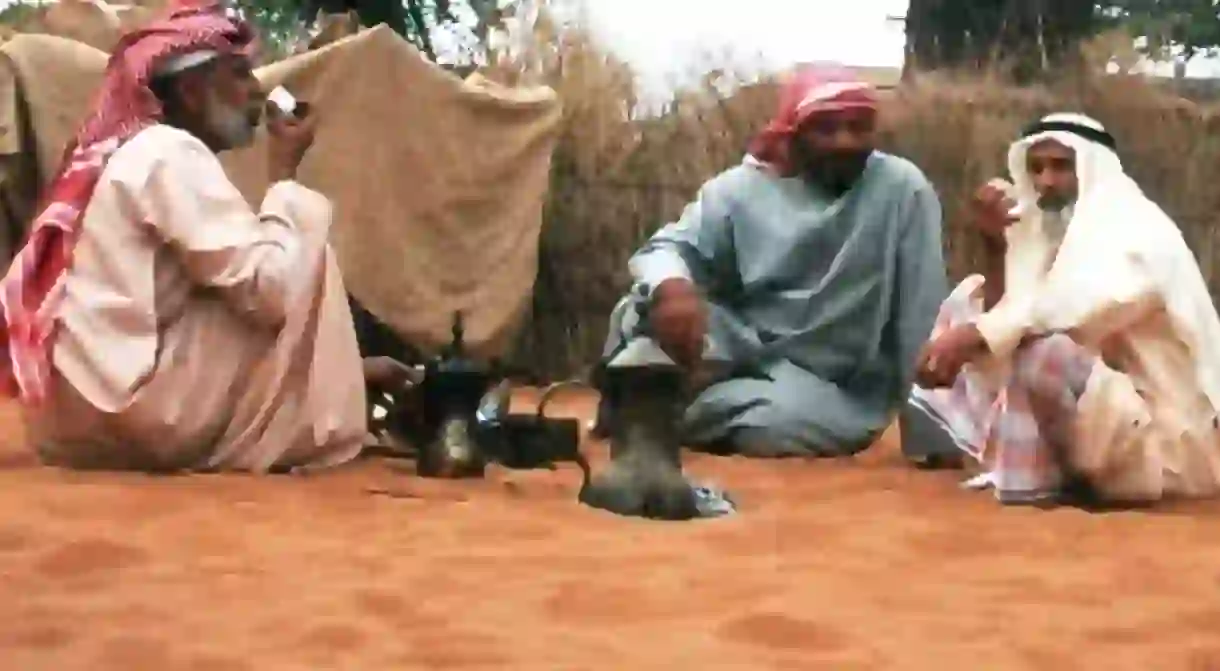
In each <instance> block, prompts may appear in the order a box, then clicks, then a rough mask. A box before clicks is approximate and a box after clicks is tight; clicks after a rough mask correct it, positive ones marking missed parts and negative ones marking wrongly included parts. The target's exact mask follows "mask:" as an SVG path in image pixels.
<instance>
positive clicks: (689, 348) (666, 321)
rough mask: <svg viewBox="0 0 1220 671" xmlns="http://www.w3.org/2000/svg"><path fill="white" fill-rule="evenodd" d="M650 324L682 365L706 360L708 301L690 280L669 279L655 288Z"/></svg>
mask: <svg viewBox="0 0 1220 671" xmlns="http://www.w3.org/2000/svg"><path fill="white" fill-rule="evenodd" d="M649 326H650V327H651V328H652V332H653V337H654V338H656V341H657V344H658V345H660V346H661V349H662V350H664V351H665V353H666V354H668V355H669V356H670V358H672V359H673V360H674V361H675V362H677V363H678V365H680V366H683V367H685V368H688V369H694V368H697V367H698V365H699V364H700V363H701V362H702V361H703V341H704V338H705V337H706V336H707V304H706V303H704V301H703V296H702V295H700V293H699V289H698V288H697V287H696V286H695V284H694V283H693V282H691V281H690V280H687V279H670V280H665V281H664V282H662V283H660V284H659V285H657V286H656V288H654V289H653V292H652V308H651V309H650V310H649Z"/></svg>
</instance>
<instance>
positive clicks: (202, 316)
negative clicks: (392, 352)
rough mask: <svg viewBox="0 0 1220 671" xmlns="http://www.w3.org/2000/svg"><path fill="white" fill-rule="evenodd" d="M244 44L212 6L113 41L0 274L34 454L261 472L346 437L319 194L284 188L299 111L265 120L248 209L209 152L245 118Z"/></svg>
mask: <svg viewBox="0 0 1220 671" xmlns="http://www.w3.org/2000/svg"><path fill="white" fill-rule="evenodd" d="M252 42H253V35H252V34H251V32H250V31H249V29H248V28H247V27H246V26H245V25H244V24H241V23H239V22H237V21H236V20H234V19H231V18H229V17H228V16H227V15H226V14H225V12H224V11H223V10H222V9H221V8H220V7H218V6H213V7H201V8H193V9H179V10H176V11H173V12H171V13H170V15H169V16H168V17H167V18H166V19H164V20H162V21H160V22H157V23H154V24H152V25H150V26H148V27H147V28H144V29H141V30H139V31H136V32H134V33H131V34H129V35H127V36H126V37H125V38H124V39H123V41H122V42H120V44H119V45H118V46H117V47H116V51H115V54H114V56H113V57H112V58H111V60H110V63H109V65H108V67H107V72H106V77H105V81H104V84H103V89H102V91H101V93H100V95H99V98H98V102H97V107H96V109H95V111H94V113H93V114H92V115H91V116H90V117H89V119H88V120H87V121H86V122H85V125H84V127H83V128H82V130H81V131H80V133H79V135H78V136H77V138H76V141H75V143H74V145H73V147H70V151H69V154H68V156H67V160H66V163H65V166H64V168H63V169H62V170H61V172H60V173H59V175H58V176H57V178H56V179H55V180H54V181H53V182H52V184H51V186H50V187H49V189H48V192H47V195H46V202H47V206H46V208H45V209H44V210H43V211H42V213H41V214H40V215H39V217H38V218H37V220H36V221H35V225H34V229H33V231H32V233H31V236H30V240H29V241H28V242H27V245H26V247H25V248H24V249H23V250H22V252H21V253H20V254H19V255H18V257H17V259H16V260H15V262H14V263H13V265H12V267H11V268H10V270H9V273H8V274H7V276H6V277H5V279H4V281H3V284H2V285H0V298H2V300H3V307H4V317H5V324H4V326H5V328H4V330H3V333H2V335H3V345H4V348H5V350H6V351H5V352H4V356H2V357H0V363H2V364H4V369H3V370H2V371H0V372H2V373H4V375H3V378H2V379H3V381H4V382H7V383H8V386H9V387H10V389H11V390H12V391H15V392H16V393H17V394H18V395H19V397H20V398H21V399H22V400H23V402H24V403H25V405H26V406H27V417H28V419H29V424H30V427H31V432H32V437H33V440H34V441H35V445H36V448H37V449H38V451H39V453H40V455H41V456H42V457H43V458H44V460H45V461H46V462H48V463H51V464H56V465H62V466H66V467H74V468H107V469H112V468H113V469H138V470H148V471H159V472H164V471H181V470H240V471H251V472H266V471H269V470H288V469H294V468H300V467H324V466H330V465H335V464H339V463H343V462H345V461H347V460H349V459H351V458H353V457H354V456H356V455H357V454H358V453H359V451H360V450H361V447H362V443H363V440H364V438H365V433H366V418H365V387H364V380H363V376H362V365H361V364H362V362H361V359H360V354H359V351H358V349H357V343H356V336H355V331H354V328H353V324H352V317H351V313H350V311H349V308H348V304H347V297H346V293H345V291H344V288H343V282H342V279H341V277H340V275H339V271H338V268H337V266H336V264H335V260H334V257H333V254H332V252H331V250H330V249H329V246H328V244H327V228H328V226H329V221H330V215H331V207H330V204H329V202H328V201H327V199H326V198H325V197H323V196H322V195H320V194H318V193H315V192H313V191H311V190H309V189H307V188H306V187H304V186H302V185H301V184H299V183H298V182H296V181H295V174H296V168H297V165H298V164H299V163H300V161H301V158H302V156H303V155H304V153H305V151H306V150H307V148H308V147H309V144H310V142H311V141H312V136H313V130H312V129H313V123H314V121H313V120H312V119H309V118H305V119H295V118H289V117H285V116H274V115H273V116H272V117H271V118H270V119H269V120H268V132H269V135H270V156H269V159H270V160H269V167H270V170H271V175H270V178H271V182H272V183H273V186H272V187H271V188H270V189H269V190H268V192H267V195H266V198H265V200H264V201H263V203H262V206H261V207H260V208H259V210H258V211H257V212H256V211H254V210H252V209H251V208H250V207H249V205H248V204H247V203H246V201H245V200H244V199H243V197H242V195H241V193H240V192H239V191H238V190H237V188H236V187H235V186H234V185H233V184H232V183H231V182H230V180H229V179H228V178H227V176H226V175H225V173H224V170H223V168H222V166H221V164H220V162H219V161H218V159H217V156H216V153H217V152H219V151H223V150H226V149H232V148H236V147H240V146H244V145H247V144H249V143H250V142H251V141H252V139H253V133H254V129H255V127H256V126H257V124H258V123H259V120H260V113H261V111H262V106H263V104H264V98H263V95H262V92H261V91H260V88H259V84H258V81H257V80H256V79H255V78H254V76H253V73H252V71H251V60H250V58H249V54H248V50H249V47H250V45H251V44H252Z"/></svg>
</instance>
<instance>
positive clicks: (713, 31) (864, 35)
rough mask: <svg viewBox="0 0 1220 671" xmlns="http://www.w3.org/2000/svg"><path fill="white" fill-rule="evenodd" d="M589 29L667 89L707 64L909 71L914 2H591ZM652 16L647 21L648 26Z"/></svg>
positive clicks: (647, 81) (653, 86)
mask: <svg viewBox="0 0 1220 671" xmlns="http://www.w3.org/2000/svg"><path fill="white" fill-rule="evenodd" d="M583 2H584V3H585V9H586V11H587V13H588V14H587V17H588V19H589V24H590V25H591V26H592V27H593V28H594V30H595V31H596V32H597V34H599V35H600V36H601V37H602V39H604V40H605V41H606V43H607V46H609V47H611V48H612V49H613V50H614V51H615V52H617V53H618V54H620V55H621V56H622V57H623V58H624V59H626V60H627V61H628V62H629V63H631V64H632V65H633V66H635V68H636V69H637V70H638V71H639V72H640V74H641V76H642V77H643V78H644V82H643V84H644V85H645V87H646V89H648V90H650V91H655V90H657V89H664V88H666V84H667V82H669V81H671V80H672V79H673V78H674V77H681V76H682V75H688V76H689V75H691V74H692V73H693V74H702V72H703V71H705V70H706V67H701V66H703V65H704V62H705V59H706V58H707V57H708V56H711V57H712V58H713V59H715V60H720V59H722V58H724V57H725V56H726V55H730V54H731V55H732V57H733V61H734V62H735V63H757V64H759V65H761V66H763V67H766V68H768V69H774V68H783V67H786V66H788V65H791V64H792V63H796V62H800V61H811V60H835V61H842V62H844V63H847V64H850V65H872V66H892V67H899V66H901V65H902V52H903V44H904V37H903V33H902V25H901V24H900V23H895V22H887V21H886V17H887V16H902V15H903V14H905V13H906V9H907V4H908V0H583ZM642 17H646V19H645V20H641V19H642Z"/></svg>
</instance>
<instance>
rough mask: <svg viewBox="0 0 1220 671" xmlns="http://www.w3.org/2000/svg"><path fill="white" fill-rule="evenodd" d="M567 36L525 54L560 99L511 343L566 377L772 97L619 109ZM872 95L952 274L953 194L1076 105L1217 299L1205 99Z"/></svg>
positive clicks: (931, 82) (625, 85)
mask: <svg viewBox="0 0 1220 671" xmlns="http://www.w3.org/2000/svg"><path fill="white" fill-rule="evenodd" d="M570 37H571V36H569V39H567V40H564V39H560V40H558V41H557V42H555V43H556V44H559V47H558V48H555V49H553V50H552V52H551V55H550V58H549V60H547V59H543V61H542V66H541V67H539V66H538V63H537V62H535V64H534V65H535V72H536V74H535V76H538V77H542V78H544V79H545V80H546V81H547V82H548V83H549V84H551V85H552V86H554V87H555V88H556V89H557V90H558V91H559V93H560V95H561V96H562V97H563V100H564V102H565V106H566V109H567V121H566V127H565V130H564V134H563V137H562V139H561V141H560V143H559V146H558V148H557V150H556V152H555V156H554V165H553V170H552V177H551V193H550V197H549V202H548V205H547V207H546V213H545V218H546V221H545V227H544V233H543V241H542V253H541V259H540V264H541V265H540V268H539V275H538V282H537V286H536V291H535V296H534V310H533V314H532V316H531V319H530V321H529V322H528V324H527V325H526V328H525V329H524V332H523V333H522V338H521V343H520V346H519V348H518V350H517V352H516V358H517V360H518V361H519V362H520V363H521V364H523V365H525V366H528V367H530V368H532V369H534V370H535V371H537V372H538V373H539V374H540V375H544V376H547V377H560V376H565V375H572V374H578V373H580V372H581V371H582V370H584V369H585V368H586V367H587V366H588V365H589V364H591V363H593V362H594V361H596V359H597V357H598V356H599V354H600V351H601V347H602V341H603V339H604V337H605V333H606V319H607V316H608V314H609V312H610V310H611V308H612V307H613V305H614V303H615V301H616V300H617V299H618V298H619V296H621V295H622V293H623V291H624V290H625V289H626V287H627V285H628V277H627V274H626V262H627V258H628V257H629V256H630V254H631V253H632V252H633V251H634V250H635V248H636V247H637V246H638V245H639V244H640V243H641V242H642V241H643V240H644V239H645V238H646V237H647V236H648V235H649V234H651V233H652V232H653V231H654V230H656V228H658V227H659V226H661V225H663V224H665V223H666V222H669V221H672V220H673V219H674V218H675V217H677V216H678V215H679V214H680V212H681V210H682V208H683V206H684V205H685V204H686V203H687V202H688V201H689V200H690V199H691V197H692V196H694V195H695V193H696V191H697V189H698V187H699V185H700V184H701V183H702V182H703V181H704V180H705V179H707V178H709V177H711V176H712V175H714V174H716V173H717V172H718V171H720V170H723V169H725V168H727V167H729V166H730V165H732V164H734V163H735V162H737V161H739V160H741V157H742V154H743V152H744V149H745V146H746V143H747V142H748V140H749V138H750V137H751V136H752V134H753V133H754V132H755V131H756V130H757V129H758V128H760V127H761V126H762V125H763V124H764V123H766V121H767V120H768V118H769V117H770V115H771V113H772V111H773V109H774V103H775V96H774V85H773V84H766V83H764V84H759V85H754V86H750V87H746V88H745V89H743V90H741V91H740V92H739V93H738V94H736V95H734V96H732V97H729V98H728V99H725V98H723V96H720V95H717V94H716V93H715V87H713V86H711V84H710V83H709V85H708V86H706V87H705V88H703V89H701V90H696V91H687V92H685V93H683V94H681V95H680V96H679V97H678V99H677V100H676V101H675V102H674V103H673V104H672V105H670V107H669V108H668V109H667V110H666V111H665V113H664V114H661V115H660V116H657V117H655V118H647V119H632V118H631V117H630V110H631V109H632V108H633V107H634V105H635V101H636V95H635V89H634V87H633V86H632V77H631V72H630V70H629V69H628V68H627V67H626V66H625V65H623V64H621V63H617V62H615V61H613V60H612V59H611V58H609V57H607V56H606V55H605V54H603V53H600V52H599V51H598V50H597V49H596V48H595V47H594V46H592V45H591V43H589V42H588V41H582V40H572V39H570ZM518 76H519V75H518ZM886 95H887V101H886V105H885V111H884V122H883V123H884V130H883V133H882V140H881V146H882V147H883V148H884V149H885V150H887V151H890V152H893V153H897V154H900V155H902V156H905V157H907V158H910V159H911V160H913V161H915V162H916V163H917V164H918V165H920V166H921V167H922V168H923V170H924V171H925V172H926V173H927V174H928V176H929V177H930V179H931V180H932V181H933V183H934V184H935V185H936V187H937V189H938V191H939V192H940V195H941V199H942V202H943V204H944V206H945V213H946V220H945V244H946V252H947V258H948V261H949V273H950V275H951V276H952V277H953V278H954V279H958V278H960V277H962V276H963V275H964V274H965V273H967V272H968V271H969V270H970V268H971V267H972V263H973V261H974V260H975V259H976V254H977V252H978V249H977V244H978V243H977V239H976V238H975V236H973V235H972V233H971V231H970V230H969V229H968V227H967V226H966V223H965V221H964V217H963V214H964V204H965V202H966V199H967V197H968V196H969V194H970V193H971V192H972V191H973V190H974V189H975V188H977V186H978V185H979V184H981V183H982V182H983V181H985V180H986V179H988V178H990V177H993V176H996V175H1002V174H1004V172H1005V171H1004V157H1005V152H1006V149H1007V146H1008V144H1009V143H1010V142H1011V141H1012V140H1013V138H1014V137H1015V135H1016V133H1017V131H1018V130H1019V129H1020V127H1021V126H1023V125H1024V124H1026V123H1028V122H1029V121H1031V120H1033V119H1034V118H1036V117H1038V116H1040V115H1042V114H1046V113H1049V112H1052V111H1083V112H1085V113H1088V114H1090V115H1093V116H1095V117H1096V118H1098V119H1099V120H1101V121H1102V122H1103V123H1105V124H1106V125H1107V126H1108V127H1109V128H1110V129H1111V130H1112V132H1113V133H1114V134H1115V135H1116V136H1117V137H1118V138H1119V141H1120V143H1121V154H1122V156H1123V158H1124V160H1125V162H1126V164H1127V166H1128V169H1129V170H1130V171H1131V172H1132V174H1133V175H1134V176H1135V177H1136V179H1138V180H1139V182H1140V184H1142V185H1143V186H1144V188H1145V189H1146V191H1147V192H1148V193H1149V195H1150V196H1152V197H1153V198H1154V199H1155V200H1156V201H1157V202H1159V203H1161V204H1162V206H1163V207H1164V208H1165V209H1166V210H1167V211H1168V212H1169V214H1170V215H1171V216H1173V217H1174V218H1175V220H1176V221H1177V222H1178V224H1179V226H1181V228H1182V230H1183V232H1184V234H1185V236H1186V238H1187V240H1188V242H1189V243H1190V244H1191V246H1192V248H1193V249H1194V251H1195V253H1196V256H1197V257H1198V258H1199V261H1200V264H1201V266H1202V269H1203V272H1204V274H1205V276H1206V278H1207V280H1208V282H1209V285H1210V286H1211V288H1212V293H1213V296H1216V295H1220V259H1218V258H1217V255H1218V253H1220V252H1218V249H1217V247H1218V243H1217V239H1216V229H1217V226H1216V223H1217V219H1218V217H1220V189H1216V188H1214V187H1213V185H1212V183H1211V179H1213V178H1214V174H1215V173H1216V172H1217V171H1218V170H1220V134H1218V133H1217V132H1216V131H1217V130H1220V120H1218V117H1217V115H1216V114H1214V113H1213V111H1212V110H1211V109H1209V108H1207V107H1203V106H1200V105H1197V104H1195V103H1191V102H1188V101H1186V100H1184V99H1182V98H1179V97H1176V96H1173V95H1171V94H1170V93H1168V92H1167V91H1165V90H1164V89H1162V88H1158V87H1156V86H1154V85H1152V84H1150V83H1148V82H1146V81H1144V80H1142V79H1139V78H1134V77H1097V78H1094V79H1093V80H1090V81H1076V82H1072V83H1064V84H1059V85H1054V86H1047V87H1044V88H1030V89H1013V88H1011V87H1007V88H1006V87H1003V86H999V85H996V84H995V83H994V82H991V81H989V80H988V79H987V78H986V77H983V76H981V75H976V76H973V77H971V76H957V77H948V76H942V75H927V76H923V77H917V78H915V79H914V80H913V81H912V82H909V83H907V84H904V85H902V86H901V87H899V88H898V89H895V90H893V91H891V92H887V94H886Z"/></svg>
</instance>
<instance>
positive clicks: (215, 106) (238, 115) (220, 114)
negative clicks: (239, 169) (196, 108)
mask: <svg viewBox="0 0 1220 671" xmlns="http://www.w3.org/2000/svg"><path fill="white" fill-rule="evenodd" d="M207 118H208V126H209V127H210V128H209V129H208V130H210V131H211V132H212V134H213V135H215V136H216V137H217V138H218V139H220V141H221V142H223V143H224V144H225V148H226V149H237V148H239V147H248V146H249V145H250V144H252V143H253V142H254V127H253V126H251V125H250V121H249V119H247V118H246V115H245V114H242V112H241V111H240V110H237V109H234V108H233V107H231V106H229V105H226V104H224V103H222V102H220V101H219V100H216V99H215V98H210V99H209V100H208V115H207Z"/></svg>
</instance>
